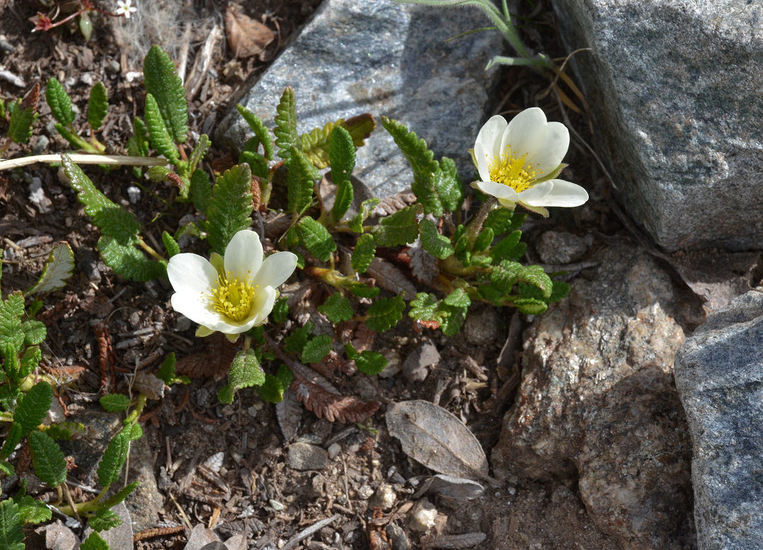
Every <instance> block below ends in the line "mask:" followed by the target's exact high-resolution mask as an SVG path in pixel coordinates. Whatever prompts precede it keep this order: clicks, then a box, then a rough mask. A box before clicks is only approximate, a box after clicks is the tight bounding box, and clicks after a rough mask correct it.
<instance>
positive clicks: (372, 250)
mask: <svg viewBox="0 0 763 550" xmlns="http://www.w3.org/2000/svg"><path fill="white" fill-rule="evenodd" d="M375 256H376V239H374V236H373V235H371V234H370V233H364V234H363V235H361V236H360V237H358V242H356V243H355V248H354V249H353V251H352V268H353V269H354V270H355V271H357V272H358V273H365V272H366V270H367V269H368V267H369V266H370V265H371V262H372V261H373V260H374V257H375Z"/></svg>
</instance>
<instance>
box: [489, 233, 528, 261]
mask: <svg viewBox="0 0 763 550" xmlns="http://www.w3.org/2000/svg"><path fill="white" fill-rule="evenodd" d="M521 238H522V232H521V231H519V230H518V229H517V230H515V231H512V232H511V233H509V234H508V235H506V236H505V237H504V238H503V239H501V240H500V241H498V243H496V245H495V246H494V247H493V249H492V250H491V251H490V253H491V255H492V256H493V263H496V264H498V263H501V261H502V260H517V259H519V258H520V257H522V255H524V253H525V248H526V247H525V246H524V244H523V243H520V242H519V241H520V239H521Z"/></svg>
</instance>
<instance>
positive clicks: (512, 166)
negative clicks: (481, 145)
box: [488, 147, 541, 193]
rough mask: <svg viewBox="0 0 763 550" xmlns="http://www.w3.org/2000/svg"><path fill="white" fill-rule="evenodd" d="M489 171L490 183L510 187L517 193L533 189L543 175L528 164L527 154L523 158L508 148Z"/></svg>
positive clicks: (489, 166) (491, 165) (490, 165)
mask: <svg viewBox="0 0 763 550" xmlns="http://www.w3.org/2000/svg"><path fill="white" fill-rule="evenodd" d="M488 171H489V172H490V181H494V182H496V183H502V184H504V185H508V186H509V187H511V188H512V189H513V190H514V191H516V192H517V193H521V192H522V191H524V190H525V189H528V188H530V187H532V186H533V183H534V182H535V180H536V179H538V177H539V176H540V175H541V172H539V171H537V170H535V169H534V168H533V166H532V164H529V163H528V162H527V153H525V154H524V155H522V156H518V155H514V154H513V153H512V152H511V147H507V148H506V152H505V153H504V154H502V155H501V156H500V157H496V158H494V159H493V160H492V161H491V162H490V164H489V165H488Z"/></svg>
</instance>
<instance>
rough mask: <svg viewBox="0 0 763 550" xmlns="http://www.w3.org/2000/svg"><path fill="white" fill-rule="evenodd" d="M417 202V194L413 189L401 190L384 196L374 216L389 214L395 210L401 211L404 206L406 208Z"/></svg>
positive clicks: (375, 209)
mask: <svg viewBox="0 0 763 550" xmlns="http://www.w3.org/2000/svg"><path fill="white" fill-rule="evenodd" d="M415 202H416V195H415V194H414V193H413V192H412V191H401V192H400V193H395V194H394V195H390V196H388V197H384V198H383V199H382V200H380V201H379V204H377V205H376V208H374V210H373V212H371V215H372V216H389V215H390V214H394V213H395V212H399V211H400V210H402V209H403V208H406V207H408V206H410V205H412V204H413V203H415Z"/></svg>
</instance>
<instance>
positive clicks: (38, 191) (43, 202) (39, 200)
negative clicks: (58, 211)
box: [29, 177, 53, 214]
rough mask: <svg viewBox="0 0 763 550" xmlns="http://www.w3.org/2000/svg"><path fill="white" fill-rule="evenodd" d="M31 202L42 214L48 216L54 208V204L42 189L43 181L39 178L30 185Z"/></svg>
mask: <svg viewBox="0 0 763 550" xmlns="http://www.w3.org/2000/svg"><path fill="white" fill-rule="evenodd" d="M29 200H30V201H31V203H32V204H34V206H35V207H36V208H37V210H39V211H40V213H41V214H47V213H48V212H50V211H51V209H52V207H53V203H52V202H51V201H50V199H49V198H48V196H47V195H46V194H45V191H43V189H42V180H41V179H40V178H38V177H34V178H32V183H30V184H29Z"/></svg>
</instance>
